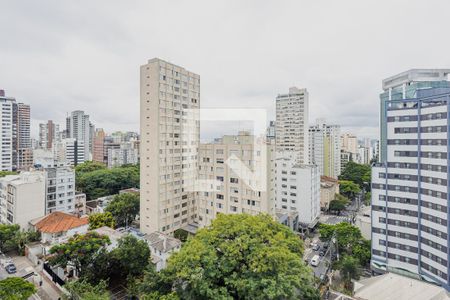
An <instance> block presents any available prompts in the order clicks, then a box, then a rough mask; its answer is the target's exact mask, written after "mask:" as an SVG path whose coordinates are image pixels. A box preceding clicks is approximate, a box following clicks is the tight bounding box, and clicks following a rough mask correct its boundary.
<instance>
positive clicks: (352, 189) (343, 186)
mask: <svg viewBox="0 0 450 300" xmlns="http://www.w3.org/2000/svg"><path fill="white" fill-rule="evenodd" d="M339 191H340V193H341V194H343V195H345V196H346V197H348V198H350V199H353V198H354V197H355V195H356V194H358V193H359V192H361V189H360V188H359V186H358V185H357V184H356V183H354V182H353V181H349V180H339Z"/></svg>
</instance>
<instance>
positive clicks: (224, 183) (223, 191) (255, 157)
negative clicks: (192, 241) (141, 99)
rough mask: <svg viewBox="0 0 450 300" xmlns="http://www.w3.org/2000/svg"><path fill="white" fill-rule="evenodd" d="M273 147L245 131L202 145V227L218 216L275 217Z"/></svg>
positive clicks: (200, 194)
mask: <svg viewBox="0 0 450 300" xmlns="http://www.w3.org/2000/svg"><path fill="white" fill-rule="evenodd" d="M274 148H275V147H274V144H267V143H266V142H265V141H263V140H258V139H256V138H255V136H253V135H250V134H249V133H248V132H245V131H241V132H239V134H238V135H226V136H223V137H222V138H219V139H216V141H215V142H213V143H209V144H203V143H202V144H200V148H199V170H198V173H199V175H198V178H199V180H200V182H202V185H201V186H200V188H199V195H198V224H199V225H200V226H207V225H209V224H211V221H212V220H214V219H215V218H216V216H217V215H218V214H238V213H247V214H251V215H255V214H259V213H267V214H270V215H274V214H275V186H274V179H273V174H274V154H275V152H274ZM243 170H249V172H244V171H243Z"/></svg>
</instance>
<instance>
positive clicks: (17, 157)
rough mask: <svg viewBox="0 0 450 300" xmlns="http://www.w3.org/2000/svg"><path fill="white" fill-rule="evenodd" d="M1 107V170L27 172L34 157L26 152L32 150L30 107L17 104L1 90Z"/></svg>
mask: <svg viewBox="0 0 450 300" xmlns="http://www.w3.org/2000/svg"><path fill="white" fill-rule="evenodd" d="M0 106H1V115H0V121H1V123H2V128H1V135H0V143H1V151H2V157H1V158H0V170H2V171H15V170H26V169H27V168H28V167H30V166H31V165H29V163H30V155H32V152H31V151H29V150H26V149H30V148H31V138H30V106H29V105H26V104H23V103H17V102H16V100H15V99H14V98H12V97H6V96H5V91H3V90H0ZM31 163H32V160H31Z"/></svg>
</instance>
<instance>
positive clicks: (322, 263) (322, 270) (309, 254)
mask: <svg viewBox="0 0 450 300" xmlns="http://www.w3.org/2000/svg"><path fill="white" fill-rule="evenodd" d="M315 240H316V241H317V239H315ZM318 243H319V245H320V249H319V250H318V251H314V250H313V249H312V248H307V249H306V250H305V255H304V258H305V261H306V260H307V261H308V265H309V266H310V267H311V268H312V269H313V271H314V276H315V277H318V278H320V276H321V275H325V274H326V272H327V269H328V265H329V255H330V254H329V252H328V254H327V255H328V257H327V258H325V257H323V256H319V265H318V266H317V267H314V266H312V265H311V259H312V258H313V256H314V255H319V252H320V250H322V247H323V243H322V242H318Z"/></svg>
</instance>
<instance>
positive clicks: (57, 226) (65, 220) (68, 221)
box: [35, 211, 89, 233]
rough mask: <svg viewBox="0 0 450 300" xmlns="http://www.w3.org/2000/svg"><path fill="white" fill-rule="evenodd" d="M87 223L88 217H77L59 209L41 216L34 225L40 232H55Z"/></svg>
mask: <svg viewBox="0 0 450 300" xmlns="http://www.w3.org/2000/svg"><path fill="white" fill-rule="evenodd" d="M87 224H89V219H88V218H86V217H85V218H78V217H76V216H73V215H69V214H66V213H63V212H60V211H55V212H52V213H51V214H49V215H48V216H45V217H44V218H42V219H41V220H40V221H39V222H37V223H36V225H35V227H36V229H37V230H38V231H40V232H48V233H56V232H65V231H68V230H69V229H72V228H77V227H80V226H84V225H87Z"/></svg>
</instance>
